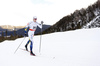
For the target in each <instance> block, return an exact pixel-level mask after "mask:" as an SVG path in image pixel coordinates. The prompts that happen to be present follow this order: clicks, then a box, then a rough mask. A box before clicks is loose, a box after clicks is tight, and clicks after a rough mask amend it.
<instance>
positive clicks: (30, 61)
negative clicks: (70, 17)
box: [0, 28, 100, 66]
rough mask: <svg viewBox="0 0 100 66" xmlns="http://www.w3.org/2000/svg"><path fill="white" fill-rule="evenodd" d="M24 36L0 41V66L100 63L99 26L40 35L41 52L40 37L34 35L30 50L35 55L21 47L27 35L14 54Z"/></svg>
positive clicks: (79, 65) (75, 65) (88, 65)
mask: <svg viewBox="0 0 100 66" xmlns="http://www.w3.org/2000/svg"><path fill="white" fill-rule="evenodd" d="M23 39H24V38H19V39H16V40H14V41H13V40H12V41H8V40H6V41H4V42H1V43H0V66H100V28H95V29H81V30H75V31H66V32H56V33H51V34H45V35H42V43H41V44H42V46H41V54H40V53H39V42H40V36H34V45H33V51H34V53H35V54H36V55H37V56H30V54H29V52H26V51H23V50H21V49H20V48H24V45H25V44H26V42H27V41H28V37H27V38H25V40H24V42H23V43H22V45H21V46H20V48H19V49H18V51H17V52H16V53H15V54H14V51H15V50H16V49H17V47H18V45H19V44H20V43H21V41H22V40H23ZM28 48H29V46H28Z"/></svg>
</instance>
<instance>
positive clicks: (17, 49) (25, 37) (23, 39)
mask: <svg viewBox="0 0 100 66" xmlns="http://www.w3.org/2000/svg"><path fill="white" fill-rule="evenodd" d="M25 38H26V37H24V39H23V40H22V42H21V43H20V44H19V46H18V47H17V49H16V50H15V52H14V54H15V53H16V52H17V50H18V48H19V47H20V45H21V44H22V43H23V41H24V40H25Z"/></svg>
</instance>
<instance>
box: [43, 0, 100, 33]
mask: <svg viewBox="0 0 100 66" xmlns="http://www.w3.org/2000/svg"><path fill="white" fill-rule="evenodd" d="M58 16H59V15H58ZM87 24H89V25H88V26H87ZM96 27H100V0H98V1H97V2H95V3H94V4H91V5H90V6H88V7H87V8H82V9H80V10H76V11H75V12H74V13H72V14H70V15H67V16H65V17H63V18H61V19H60V20H59V21H58V22H57V23H56V24H54V25H53V26H51V27H50V28H49V29H47V30H46V31H44V32H43V33H44V34H45V33H52V32H62V31H69V30H76V29H82V28H96Z"/></svg>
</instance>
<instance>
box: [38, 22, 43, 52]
mask: <svg viewBox="0 0 100 66" xmlns="http://www.w3.org/2000/svg"><path fill="white" fill-rule="evenodd" d="M41 24H42V25H43V21H41ZM41 40H42V28H41V34H40V46H39V53H40V52H41Z"/></svg>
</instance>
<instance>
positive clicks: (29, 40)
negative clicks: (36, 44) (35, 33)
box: [25, 39, 31, 51]
mask: <svg viewBox="0 0 100 66" xmlns="http://www.w3.org/2000/svg"><path fill="white" fill-rule="evenodd" d="M30 42H31V41H30V39H29V40H28V42H27V43H26V45H25V48H26V50H27V51H28V48H27V46H28V44H29V43H30Z"/></svg>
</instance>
